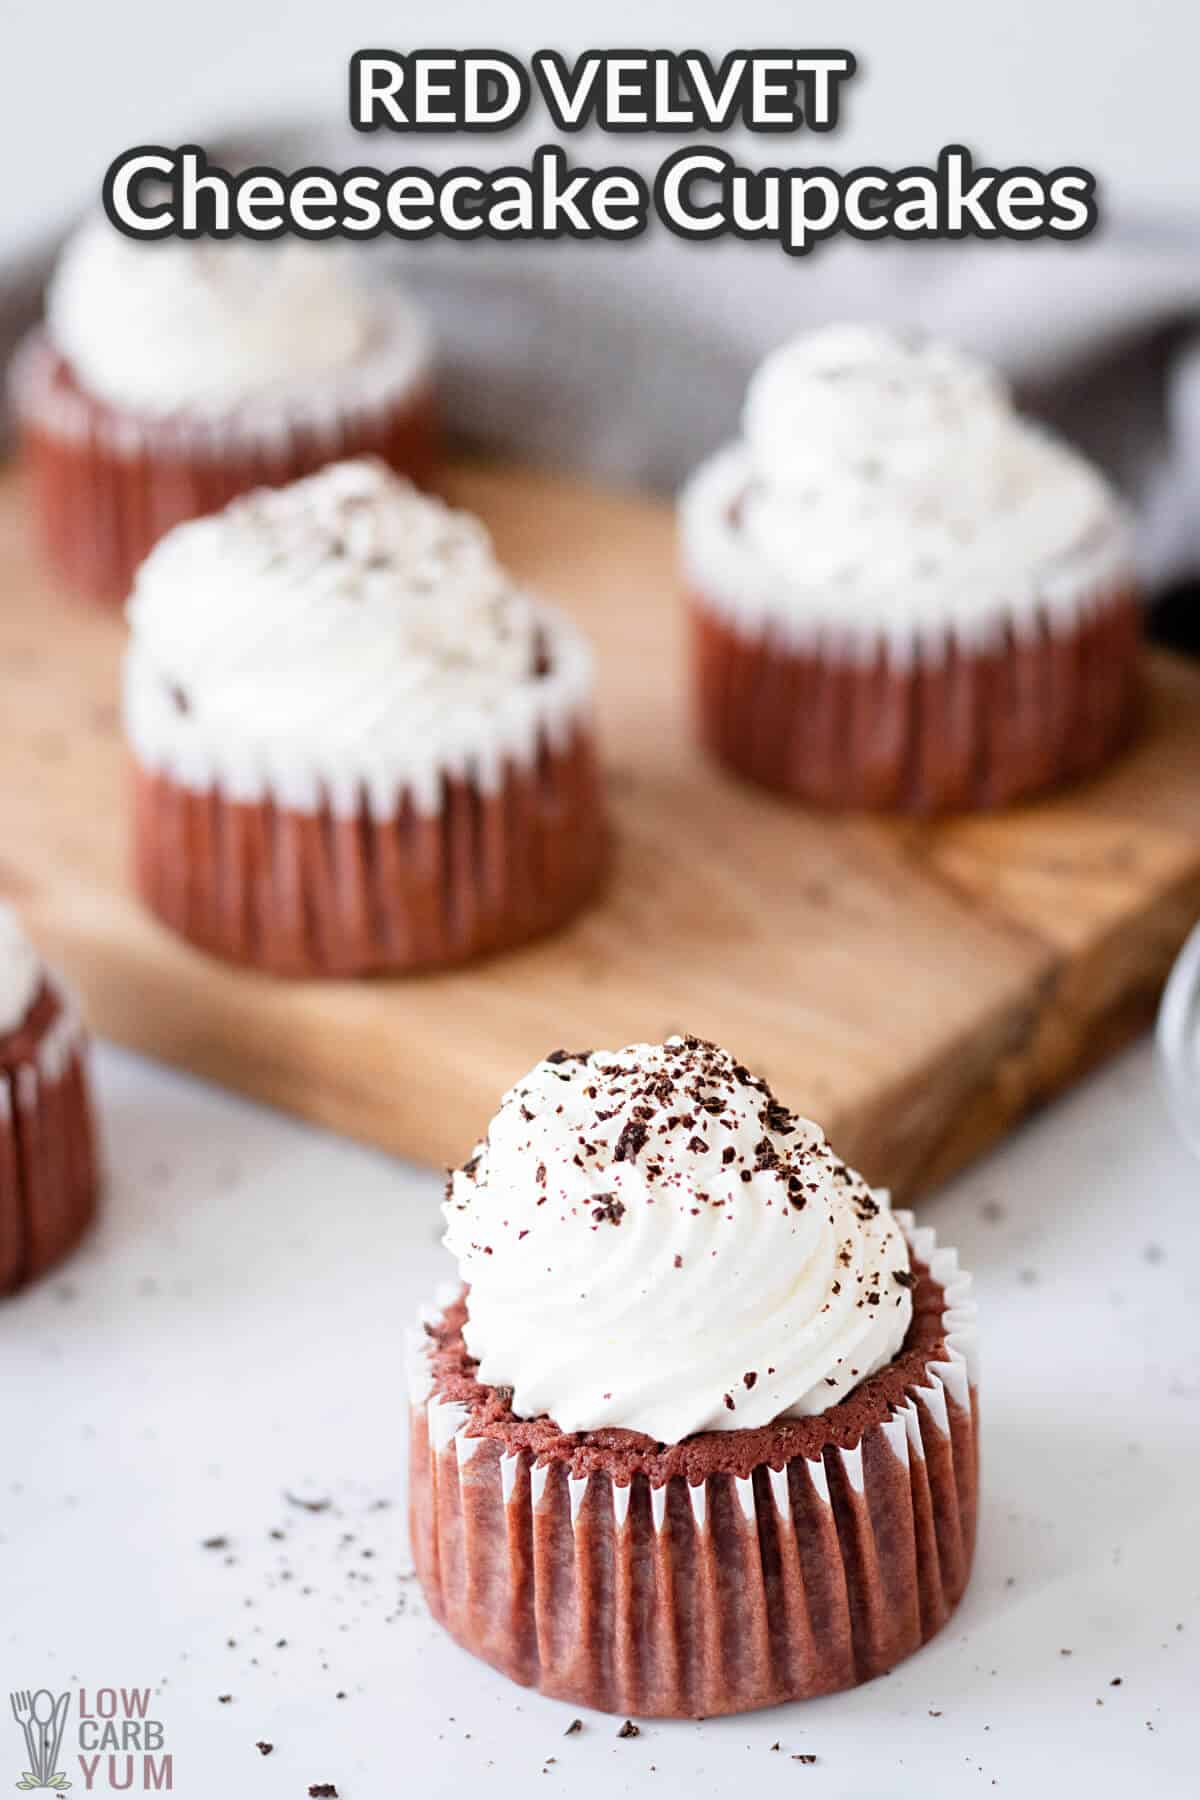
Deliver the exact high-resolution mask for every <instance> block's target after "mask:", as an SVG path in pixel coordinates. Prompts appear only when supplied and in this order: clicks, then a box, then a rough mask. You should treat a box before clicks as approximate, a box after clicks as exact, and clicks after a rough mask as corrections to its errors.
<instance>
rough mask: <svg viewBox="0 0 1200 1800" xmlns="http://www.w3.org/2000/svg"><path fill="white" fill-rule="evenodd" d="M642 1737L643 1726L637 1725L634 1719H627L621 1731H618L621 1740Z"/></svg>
mask: <svg viewBox="0 0 1200 1800" xmlns="http://www.w3.org/2000/svg"><path fill="white" fill-rule="evenodd" d="M641 1735H642V1728H641V1726H640V1725H635V1724H634V1722H633V1720H632V1719H626V1721H625V1723H624V1724H623V1725H622V1727H621V1729H620V1731H618V1733H617V1736H618V1737H619V1738H631V1737H641Z"/></svg>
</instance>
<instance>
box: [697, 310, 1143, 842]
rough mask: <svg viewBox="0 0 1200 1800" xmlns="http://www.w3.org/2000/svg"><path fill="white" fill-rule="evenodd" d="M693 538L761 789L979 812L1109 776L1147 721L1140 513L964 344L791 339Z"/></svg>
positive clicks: (729, 712) (768, 373) (700, 654)
mask: <svg viewBox="0 0 1200 1800" xmlns="http://www.w3.org/2000/svg"><path fill="white" fill-rule="evenodd" d="M681 534H682V553H683V564H684V576H685V581H686V584H687V589H688V595H689V609H690V618H691V630H692V645H693V677H694V692H695V703H696V714H697V720H698V726H699V731H700V736H701V739H702V741H703V742H704V744H705V746H706V747H707V748H708V749H709V750H710V751H711V752H712V753H713V755H715V756H716V757H717V758H719V760H720V761H722V762H723V763H725V764H726V765H727V766H729V767H730V768H732V769H734V770H736V771H737V772H738V773H739V774H741V775H744V776H746V777H748V778H749V779H751V780H753V781H755V782H758V783H760V784H761V785H763V786H765V787H770V788H775V789H778V790H780V791H783V792H786V793H790V794H793V795H795V796H796V797H797V798H798V799H801V800H803V801H806V802H807V803H809V804H810V805H816V806H825V807H834V808H866V809H872V810H881V811H912V812H922V813H934V812H946V811H961V810H968V811H969V810H972V809H976V808H985V807H994V806H1001V805H1007V804H1009V803H1011V802H1014V801H1018V800H1021V799H1023V798H1025V797H1026V796H1028V795H1031V794H1035V793H1038V792H1040V791H1042V790H1044V789H1046V788H1049V787H1052V786H1054V785H1056V784H1058V783H1061V782H1065V781H1070V780H1075V779H1078V778H1080V777H1082V776H1085V775H1088V774H1090V773H1092V772H1093V771H1094V770H1096V769H1098V768H1100V767H1102V765H1103V764H1104V763H1105V762H1106V761H1107V760H1108V759H1109V758H1110V757H1112V756H1113V754H1114V753H1115V752H1117V751H1118V750H1119V749H1120V748H1121V746H1122V745H1123V744H1125V743H1126V742H1127V741H1128V739H1129V737H1130V736H1131V734H1132V732H1133V730H1134V727H1135V724H1136V720H1137V713H1138V688H1139V657H1138V641H1139V635H1140V623H1141V615H1140V609H1139V606H1138V601H1137V594H1136V583H1135V579H1134V574H1133V558H1132V549H1131V542H1130V531H1129V526H1128V522H1127V520H1126V517H1125V514H1124V511H1123V509H1122V507H1121V506H1120V504H1119V503H1118V501H1117V500H1116V498H1115V496H1114V495H1113V494H1112V492H1111V490H1110V489H1109V488H1108V486H1107V484H1106V483H1105V482H1104V480H1103V479H1102V477H1101V476H1100V475H1099V474H1098V473H1097V472H1096V471H1095V470H1093V469H1092V468H1090V467H1089V465H1088V464H1087V463H1085V462H1084V461H1083V459H1082V458H1081V457H1079V456H1077V455H1076V454H1075V453H1074V452H1073V451H1071V450H1069V449H1068V448H1067V447H1066V446H1065V445H1063V444H1060V443H1058V442H1057V441H1055V440H1054V439H1052V438H1051V437H1050V436H1049V435H1048V434H1046V433H1045V432H1043V431H1041V430H1040V429H1038V428H1035V427H1034V426H1032V425H1031V424H1029V423H1028V422H1026V421H1025V420H1023V419H1022V418H1021V417H1020V416H1019V415H1018V414H1017V413H1015V412H1014V411H1013V409H1012V406H1011V403H1010V401H1009V399H1008V395H1007V393H1006V392H1005V390H1004V388H1003V386H1002V385H1001V384H1000V382H999V381H998V380H997V379H996V378H995V377H994V376H992V375H991V374H990V373H989V372H988V371H987V370H985V369H983V368H982V367H980V366H979V365H977V364H975V363H972V362H970V361H968V360H967V359H966V358H964V357H961V356H959V355H958V354H957V353H955V352H952V351H950V350H946V349H941V348H938V347H936V346H928V347H916V346H912V345H908V344H903V343H900V342H898V341H895V340H892V339H890V338H888V337H887V336H886V335H884V334H883V333H881V332H876V331H873V330H869V329H867V328H865V327H857V326H856V327H850V326H847V327H840V328H832V329H829V330H826V331H823V332H818V333H816V334H814V335H813V336H812V337H808V338H799V339H797V340H795V341H794V342H793V343H790V344H786V345H784V346H783V348H782V349H780V350H777V351H776V352H775V353H774V354H773V355H771V356H770V357H768V358H767V360H766V361H765V362H764V364H763V365H762V367H761V368H760V369H759V371H758V373H757V374H756V375H755V377H754V379H753V381H752V383H751V386H750V390H749V394H748V397H747V403H746V412H745V436H744V439H743V440H742V441H740V442H738V443H736V444H733V445H731V446H729V447H728V448H726V449H725V450H723V451H720V452H719V453H718V454H717V455H716V456H715V457H713V458H711V459H710V461H709V462H707V463H705V464H704V465H703V467H702V468H701V469H700V470H699V471H698V472H697V474H696V475H695V476H694V477H693V479H692V481H691V482H690V483H689V484H688V487H687V489H686V490H685V492H684V495H683V499H682V503H681Z"/></svg>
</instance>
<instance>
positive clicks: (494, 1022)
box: [0, 466, 1200, 1195]
mask: <svg viewBox="0 0 1200 1800" xmlns="http://www.w3.org/2000/svg"><path fill="white" fill-rule="evenodd" d="M449 485H450V487H451V490H452V494H453V497H454V498H455V499H456V500H458V501H459V502H460V503H462V504H463V505H466V506H469V507H472V508H474V509H476V510H477V511H478V512H480V513H481V514H482V515H483V517H484V518H485V519H486V520H487V522H488V524H489V525H490V526H491V528H492V530H493V532H494V533H495V536H496V540H497V544H498V546H499V550H500V553H501V555H502V557H503V558H504V560H505V561H506V562H507V563H508V564H509V566H510V567H511V568H512V569H513V570H515V571H516V573H517V574H518V575H520V576H521V577H522V578H524V579H527V580H528V581H529V582H530V583H531V584H532V585H534V586H536V587H537V588H539V589H540V590H542V591H543V592H544V593H546V594H547V595H551V596H555V597H557V598H558V599H559V600H560V601H561V602H562V603H563V604H564V605H565V606H566V607H568V608H569V609H570V611H571V612H573V613H574V615H575V616H576V617H577V618H578V620H579V621H580V623H581V624H582V625H584V627H585V628H586V629H587V630H588V631H589V632H590V633H591V634H592V636H593V638H594V639H595V641H596V643H597V645H598V648H599V653H600V667H601V723H602V728H603V734H604V741H605V746H606V760H607V765H608V769H609V773H610V776H611V786H612V798H613V808H614V812H615V817H616V826H617V831H618V850H617V857H616V866H615V869H614V871H613V875H612V879H611V881H610V883H609V886H608V889H607V892H606V894H605V897H604V898H603V900H602V902H601V903H600V904H599V905H598V906H597V907H596V908H595V909H594V910H593V911H592V912H591V913H589V914H588V915H587V916H586V917H584V918H582V919H580V920H579V921H578V923H577V924H575V925H574V926H572V927H571V928H570V929H569V930H567V931H566V932H564V933H562V934H561V935H560V936H558V937H557V938H555V939H553V940H551V941H548V942H546V943H543V944H540V945H536V946H533V947H531V948H529V949H526V950H523V951H521V952H519V953H518V954H516V955H510V956H506V957H503V958H500V959H498V960H496V961H493V962H490V963H485V964H480V965H478V966H475V967H473V968H469V969H467V970H465V971H460V972H458V973H455V974H451V975H442V976H436V977H422V978H418V979H415V980H414V979H409V980H403V981H373V982H363V983H356V984H355V983H338V984H334V985H327V984H310V983H303V984H285V983H281V982H278V981H275V980H272V979H269V978H265V977H258V976H255V975H252V974H246V973H242V972H239V971H235V970H231V969H227V968H225V967H223V966H222V965H221V964H219V963H216V962H213V961H211V960H209V959H207V958H206V957H204V956H202V955H200V954H198V953H197V952H195V951H193V950H190V949H188V948H187V947H186V946H184V945H182V944H180V943H177V942H175V941H174V940H173V939H172V938H171V937H170V936H169V935H168V934H167V933H166V932H165V931H164V930H162V929H161V928H160V927H159V926H157V925H156V924H154V923H153V922H152V921H151V920H150V919H148V918H147V917H145V916H144V915H143V913H142V912H141V910H140V909H139V907H138V905H137V903H136V901H135V900H134V899H133V898H132V896H131V895H130V893H129V890H128V887H127V885H126V879H125V866H126V815H125V801H124V793H123V774H124V771H123V751H122V745H121V738H120V727H119V721H118V709H117V672H118V663H119V658H120V653H121V646H122V640H123V635H124V628H123V625H122V622H121V621H120V619H119V618H116V617H112V616H108V615H105V614H102V613H98V612H96V611H92V610H89V609H87V608H85V607H82V606H79V605H77V604H75V603H73V602H71V601H69V600H67V599H66V598H64V597H63V596H62V595H61V594H60V593H58V592H57V591H56V590H55V588H54V586H53V585H52V584H51V583H50V582H49V581H48V580H47V579H46V577H45V576H44V575H43V574H42V573H41V572H40V570H39V568H38V565H37V562H36V559H35V557H34V555H33V553H32V551H31V548H30V545H29V541H28V530H27V522H26V519H25V516H24V503H23V493H22V488H21V486H20V483H19V480H18V478H17V477H16V476H15V475H14V474H12V473H6V474H3V475H0V571H2V575H0V582H2V586H0V808H2V814H0V816H2V819H3V834H2V836H0V894H4V895H5V896H7V897H9V898H11V899H14V900H15V901H16V902H17V903H18V904H19V905H20V906H21V908H22V909H23V911H24V912H25V914H26V916H27V918H28V921H29V923H30V925H31V927H32V929H33V930H34V932H35V933H36V935H37V937H38V939H39V940H40V941H41V943H42V944H43V945H44V947H45V948H46V950H47V951H48V952H50V953H51V954H52V955H53V956H54V957H55V958H57V959H58V961H59V962H60V963H61V965H62V966H63V967H64V968H65V970H66V971H67V972H68V974H69V976H70V977H71V979H72V980H73V981H74V982H75V984H76V985H77V987H78V988H79V989H80V990H81V991H82V994H83V996H84V998H85V1001H86V1004H87V1007H88V1010H89V1013H90V1016H91V1019H92V1021H93V1023H94V1025H95V1027H96V1029H97V1030H98V1031H100V1032H101V1033H103V1034H105V1035H106V1036H109V1037H112V1038H115V1039H117V1040H119V1041H120V1042H122V1043H125V1044H130V1045H133V1046H135V1047H136V1048H138V1049H140V1050H144V1051H147V1052H149V1053H150V1054H151V1055H153V1056H157V1057H163V1058H165V1059H166V1060H168V1061H169V1062H173V1063H178V1064H180V1065H181V1066H183V1067H185V1068H188V1069H192V1070H194V1071H196V1072H197V1073H198V1074H201V1075H205V1076H210V1077H212V1078H213V1079H215V1080H217V1081H220V1082H224V1083H227V1084H228V1085H229V1086H231V1087H236V1088H241V1089H244V1090H246V1091H247V1092H249V1093H252V1094H256V1095H259V1096H261V1097H262V1098H263V1099H266V1100H270V1101H274V1102H276V1103H277V1104H278V1105H280V1106H284V1107H288V1108H290V1109H292V1110H294V1111H295V1112H298V1113H302V1114H305V1115H306V1116H308V1117H310V1118H313V1119H318V1120H321V1121H323V1122H324V1123H325V1124H327V1125H330V1126H332V1127H334V1128H335V1129H336V1130H338V1131H343V1132H348V1133H350V1134H351V1135H353V1136H356V1137H361V1138H365V1139H368V1140H370V1141H372V1142H374V1143H378V1144H382V1145H384V1146H386V1147H387V1148H389V1149H392V1150H396V1151H400V1152H403V1153H404V1154H406V1155H408V1156H412V1157H416V1158H419V1159H421V1160H423V1161H429V1162H437V1163H445V1162H448V1161H450V1160H455V1159H458V1158H460V1157H462V1156H464V1155H465V1154H467V1152H468V1151H469V1150H470V1147H471V1145H472V1143H473V1141H474V1139H475V1137H476V1135H477V1133H478V1132H479V1131H480V1130H481V1129H482V1127H483V1126H484V1125H485V1123H486V1121H487V1119H488V1118H489V1117H490V1115H491V1113H492V1111H493V1110H494V1108H495V1104H496V1101H497V1099H498V1098H499V1095H500V1093H501V1092H502V1090H503V1089H504V1088H505V1087H507V1086H508V1085H509V1084H510V1083H511V1082H512V1081H514V1080H515V1079H516V1078H517V1077H518V1076H519V1075H521V1074H522V1073H523V1072H524V1070H525V1069H526V1068H527V1067H528V1066H529V1065H530V1064H531V1063H532V1062H534V1061H535V1060H536V1059H537V1058H538V1057H539V1056H541V1055H543V1054H544V1053H545V1052H546V1051H547V1050H550V1049H553V1048H554V1047H555V1046H557V1045H560V1044H566V1045H568V1046H571V1047H575V1048H578V1047H580V1046H583V1045H603V1046H606V1047H607V1046H615V1045H620V1044H623V1043H628V1042H630V1041H631V1040H634V1039H639V1038H650V1039H654V1038H659V1037H661V1036H662V1035H663V1034H664V1033H665V1032H669V1031H672V1030H676V1029H680V1028H683V1029H687V1030H691V1031H695V1032H699V1033H701V1034H702V1035H704V1036H707V1037H713V1038H717V1039H720V1040H722V1041H723V1042H725V1043H727V1044H728V1045H729V1046H730V1047H732V1048H733V1049H734V1050H736V1052H737V1053H738V1055H739V1056H741V1057H742V1058H743V1059H744V1060H745V1061H746V1062H748V1063H749V1064H750V1065H751V1066H752V1067H754V1068H759V1069H762V1070H763V1071H764V1072H765V1073H767V1074H768V1075H769V1077H770V1078H771V1080H772V1082H773V1083H774V1084H775V1086H776V1088H777V1090H778V1091H779V1093H780V1094H781V1095H782V1096H783V1097H784V1098H785V1099H786V1100H787V1101H788V1102H789V1103H790V1104H792V1105H793V1106H796V1107H799V1108H801V1109H802V1110H804V1111H805V1112H807V1113H809V1114H810V1115H812V1116H813V1117H815V1118H817V1119H819V1120H821V1121H822V1122H823V1123H824V1125H825V1126H826V1129H827V1130H828V1132H829V1134H830V1136H831V1137H832V1138H833V1140H834V1142H835V1144H836V1145H837V1146H838V1148H839V1149H840V1150H842V1152H843V1153H844V1154H846V1155H847V1156H849V1157H850V1158H851V1159H852V1160H853V1161H855V1162H857V1163H858V1164H859V1165H860V1166H861V1167H862V1168H863V1169H864V1171H865V1172H866V1173H867V1174H868V1175H869V1176H870V1177H871V1178H873V1179H874V1180H876V1181H884V1182H890V1183H891V1184H892V1185H893V1187H894V1188H895V1189H896V1190H897V1192H898V1193H900V1194H903V1195H908V1194H911V1193H912V1192H914V1191H915V1190H917V1189H918V1188H921V1187H926V1186H928V1185H929V1184H930V1183H932V1182H934V1181H936V1180H938V1179H940V1178H941V1177H943V1176H945V1175H946V1174H948V1173H949V1172H950V1171H951V1170H952V1169H954V1168H955V1167H957V1166H958V1165H959V1164H961V1163H962V1162H964V1161H965V1160H966V1159H967V1158H968V1157H970V1156H971V1155H973V1154H974V1153H975V1152H977V1151H978V1150H980V1149H981V1148H982V1147H983V1146H984V1145H985V1144H987V1143H989V1142H990V1141H991V1140H993V1139H994V1138H996V1137H997V1136H998V1135H999V1134H1000V1133H1001V1132H1002V1131H1004V1130H1005V1128H1006V1127H1007V1126H1009V1125H1011V1124H1012V1122H1013V1121H1014V1120H1015V1119H1017V1118H1018V1117H1019V1116H1020V1115H1021V1114H1022V1113H1024V1112H1025V1111H1027V1110H1028V1109H1029V1108H1030V1107H1031V1106H1033V1105H1035V1104H1036V1103H1037V1102H1038V1101H1040V1100H1042V1099H1044V1098H1045V1097H1046V1096H1047V1095H1049V1094H1050V1093H1052V1092H1053V1091H1054V1090H1055V1089H1057V1088H1059V1087H1061V1086H1062V1085H1063V1084H1064V1083H1065V1082H1067V1081H1068V1080H1070V1079H1071V1078H1072V1077H1074V1076H1076V1075H1078V1074H1079V1073H1080V1072H1081V1071H1082V1070H1083V1069H1085V1068H1086V1067H1087V1066H1088V1065H1089V1064H1091V1063H1094V1062H1096V1061H1097V1060H1098V1059H1099V1058H1100V1057H1102V1056H1104V1055H1105V1054H1107V1053H1108V1052H1109V1051H1111V1050H1112V1049H1114V1048H1115V1047H1116V1046H1117V1045H1118V1044H1119V1043H1120V1042H1122V1040H1124V1039H1125V1038H1127V1037H1128V1036H1129V1035H1130V1034H1131V1033H1132V1032H1133V1031H1134V1030H1135V1029H1137V1028H1138V1027H1140V1026H1141V1025H1142V1024H1144V1023H1145V1022H1146V1020H1147V1019H1148V1018H1149V1016H1150V1012H1151V1008H1152V1006H1153V1002H1154V999H1155V995H1156V992H1157V990H1158V987H1159V985H1160V983H1161V981H1162V978H1163V976H1164V974H1165V972H1166V969H1167V967H1168V964H1169V962H1170V959H1171V957H1172V955H1173V953H1174V951H1175V950H1176V948H1177V947H1178V945H1179V944H1180V942H1181V941H1182V939H1183V937H1184V935H1185V931H1186V929H1187V927H1188V925H1189V923H1190V922H1191V921H1192V920H1194V919H1195V918H1196V916H1197V915H1198V914H1200V669H1197V668H1193V667H1191V666H1189V665H1187V664H1184V663H1182V662H1179V661H1176V660H1174V659H1171V658H1168V657H1166V656H1154V657H1152V658H1151V659H1150V700H1151V704H1150V715H1149V720H1148V725H1147V730H1146V733H1145V736H1144V738H1143V739H1142V741H1141V743H1140V745H1139V746H1138V748H1137V749H1136V750H1135V751H1134V752H1133V753H1132V754H1131V755H1130V756H1128V757H1127V758H1126V759H1125V760H1124V761H1123V762H1122V763H1121V764H1120V765H1119V766H1118V767H1117V768H1115V769H1114V770H1113V771H1112V772H1111V774H1110V775H1108V776H1107V777H1105V778H1104V779H1102V780H1101V781H1099V782H1097V783H1093V784H1091V785H1089V786H1087V787H1083V788H1080V789H1078V790H1076V791H1074V792H1071V793H1068V794H1065V795H1063V796H1060V797H1058V798H1056V799H1054V800H1052V801H1050V802H1048V803H1046V804H1044V805H1040V806H1036V807H1030V808H1027V809H1023V810H1020V811H1016V812H1012V813H1008V814H1006V815H1003V816H1000V817H991V818H977V819H963V820H957V821H951V822H949V823H941V824H934V825H923V824H913V823H908V822H899V823H897V822H888V821H882V822H881V821H877V820H868V819H830V818H826V817H821V816H817V815H813V814H809V813H805V812H803V811H799V810H797V809H795V808H794V807H791V806H789V805H788V804H786V803H784V802H781V801H779V800H776V799H773V798H770V797H768V796H765V795H761V794H758V793H755V792H753V791H752V790H750V789H748V788H746V787H744V786H742V785H741V784H739V783H738V782H737V781H735V780H733V779H732V778H730V777H727V776H725V775H723V774H721V773H720V772H719V771H717V770H716V769H713V768H711V767H709V766H708V765H707V764H706V763H705V762H704V761H703V760H702V759H701V757H700V755H699V753H698V752H697V751H696V749H695V748H694V747H693V745H692V743H691V741H690V738H689V735H688V731H687V726H686V700H685V692H684V683H683V674H682V668H683V663H682V642H681V639H682V633H681V621H680V612H679V605H678V600H677V595H676V590H675V580H674V570H673V539H672V521H671V515H670V511H669V509H667V508H665V507H663V506H661V505H658V504H656V503H653V502H650V501H646V500H641V499H634V498H629V497H627V496H620V495H615V494H611V493H601V492H597V491H596V490H594V489H591V488H588V487H584V486H581V485H577V484H575V483H571V482H567V481H562V480H559V479H556V478H554V477H551V476H548V475H545V474H540V473H533V472H530V471H526V470H500V469H497V468H493V467H484V466H463V467H460V468H458V469H456V470H455V471H454V472H453V474H452V476H451V478H450V482H449Z"/></svg>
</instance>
